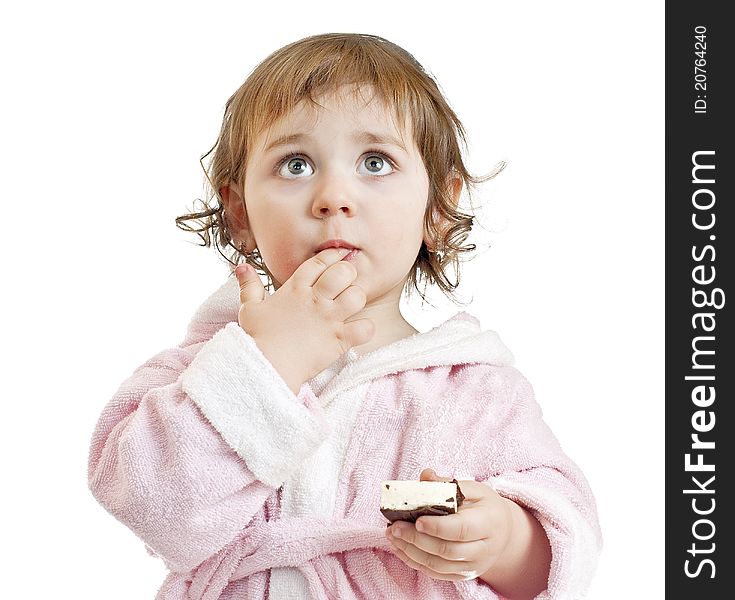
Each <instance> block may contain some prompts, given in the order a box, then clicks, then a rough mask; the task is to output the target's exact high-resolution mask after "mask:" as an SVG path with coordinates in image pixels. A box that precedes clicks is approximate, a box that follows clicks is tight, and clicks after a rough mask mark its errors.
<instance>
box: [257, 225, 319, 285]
mask: <svg viewBox="0 0 735 600" xmlns="http://www.w3.org/2000/svg"><path fill="white" fill-rule="evenodd" d="M251 219H252V220H251V225H252V228H253V232H254V234H255V240H256V243H257V246H258V249H259V250H260V254H261V257H262V258H263V261H264V262H265V264H266V265H267V266H268V269H269V270H270V272H271V273H272V274H273V277H274V278H275V279H276V282H277V283H278V284H279V285H280V284H282V283H283V282H285V281H286V280H287V279H288V278H289V277H291V275H293V272H294V271H295V270H296V269H297V268H298V266H299V265H300V264H301V263H303V261H304V260H306V258H309V257H308V256H305V254H304V253H305V252H306V250H305V248H306V244H305V243H304V241H303V239H302V238H303V236H302V235H300V234H299V231H298V228H297V227H296V226H295V223H293V222H292V220H289V217H288V215H284V214H281V213H278V212H276V211H273V210H271V211H263V212H260V213H259V212H255V211H254V214H253V215H252V217H251Z"/></svg>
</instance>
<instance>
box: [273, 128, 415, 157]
mask: <svg viewBox="0 0 735 600" xmlns="http://www.w3.org/2000/svg"><path fill="white" fill-rule="evenodd" d="M310 137H311V136H310V135H309V134H307V133H291V134H289V135H283V136H281V137H279V138H276V139H275V140H273V141H272V142H271V143H270V144H268V146H267V147H266V148H265V151H264V152H270V151H271V150H274V149H275V148H280V147H281V146H290V145H292V144H298V143H299V142H303V141H305V140H308V139H309V138H310ZM350 139H351V140H352V141H353V142H355V143H356V144H377V145H380V146H386V145H389V146H395V147H397V148H400V149H401V150H403V151H404V152H405V153H406V154H408V150H406V147H405V146H404V144H403V142H402V141H401V140H400V139H398V138H397V137H395V136H393V135H390V134H386V133H374V132H372V131H364V130H363V131H354V132H352V135H350Z"/></svg>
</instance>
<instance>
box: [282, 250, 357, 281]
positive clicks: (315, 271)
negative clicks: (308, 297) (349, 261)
mask: <svg viewBox="0 0 735 600" xmlns="http://www.w3.org/2000/svg"><path fill="white" fill-rule="evenodd" d="M350 252H351V250H349V249H348V248H327V249H326V250H322V251H321V252H319V253H318V254H316V255H315V256H312V257H311V258H310V259H308V260H305V261H304V262H302V263H301V264H300V265H299V266H298V268H297V269H296V270H295V271H294V272H293V275H291V281H293V282H294V283H295V284H297V285H304V286H307V287H311V286H313V285H314V284H315V283H316V281H317V279H319V277H320V276H321V274H322V273H324V271H326V270H327V269H328V268H329V267H331V266H332V265H333V264H335V263H338V262H339V261H341V260H342V259H343V258H344V257H345V256H347V255H348V254H349V253H350Z"/></svg>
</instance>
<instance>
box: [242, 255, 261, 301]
mask: <svg viewBox="0 0 735 600" xmlns="http://www.w3.org/2000/svg"><path fill="white" fill-rule="evenodd" d="M235 277H237V283H238V284H239V285H240V304H245V303H247V302H262V301H263V299H264V298H265V287H263V282H262V281H261V280H260V277H259V276H258V273H257V272H256V271H255V269H253V267H251V266H250V265H248V264H242V265H238V266H237V268H236V269H235Z"/></svg>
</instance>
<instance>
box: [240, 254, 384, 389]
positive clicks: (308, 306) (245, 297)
mask: <svg viewBox="0 0 735 600" xmlns="http://www.w3.org/2000/svg"><path fill="white" fill-rule="evenodd" d="M348 253H349V250H347V249H345V248H328V249H326V250H322V251H321V252H319V253H318V254H317V255H316V256H314V257H312V258H310V259H309V260H306V261H304V262H303V263H302V264H301V265H299V267H298V268H297V269H296V270H295V271H294V273H293V275H291V277H290V278H289V279H288V280H287V281H286V282H285V283H284V284H283V285H282V286H281V287H280V288H279V289H278V290H277V291H276V292H274V293H273V294H270V295H268V294H266V292H265V288H264V287H263V284H262V282H261V281H260V277H258V274H257V273H256V272H255V270H254V269H253V268H252V267H251V266H249V265H240V266H239V267H237V269H235V275H236V276H237V280H238V283H239V284H240V312H239V314H238V323H239V324H240V327H242V328H243V329H244V330H245V331H246V332H247V333H248V334H250V335H251V336H252V337H253V339H254V340H255V343H256V344H257V345H258V348H260V350H261V351H262V352H263V354H264V355H265V357H266V358H267V359H268V360H269V361H270V362H271V364H272V365H273V366H274V367H275V369H276V370H277V371H278V372H279V373H280V375H281V376H282V377H283V379H284V380H285V381H286V383H287V385H288V386H289V388H290V389H291V391H293V392H294V393H295V394H296V393H298V391H299V388H300V387H301V385H302V384H303V383H304V381H307V380H309V379H311V378H312V377H313V376H314V375H316V374H317V373H319V372H320V371H322V370H323V369H325V368H326V367H328V366H329V365H330V364H332V363H333V362H334V361H335V360H337V358H339V356H340V355H342V354H343V353H345V352H347V351H348V350H349V349H350V348H351V347H352V346H359V345H360V344H364V343H365V342H367V341H368V340H370V338H372V336H373V333H374V325H373V322H372V321H370V320H369V319H358V320H355V321H348V319H349V318H350V317H351V316H353V315H354V314H356V313H358V312H359V311H360V310H362V309H363V308H364V306H365V302H366V297H365V292H364V291H363V290H362V289H361V288H359V287H358V286H356V285H352V283H353V282H354V281H355V279H356V278H357V270H356V269H355V267H354V265H352V264H350V263H349V262H346V261H343V260H342V258H344V256H346V255H347V254H348Z"/></svg>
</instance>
